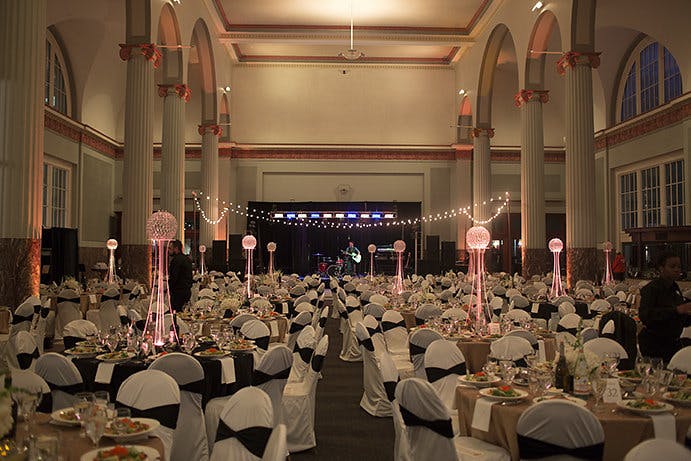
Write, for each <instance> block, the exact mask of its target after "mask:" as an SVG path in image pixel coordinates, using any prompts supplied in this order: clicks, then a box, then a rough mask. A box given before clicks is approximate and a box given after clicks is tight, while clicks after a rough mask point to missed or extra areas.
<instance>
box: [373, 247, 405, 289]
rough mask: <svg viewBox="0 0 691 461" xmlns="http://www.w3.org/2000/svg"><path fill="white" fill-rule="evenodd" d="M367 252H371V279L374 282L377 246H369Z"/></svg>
mask: <svg viewBox="0 0 691 461" xmlns="http://www.w3.org/2000/svg"><path fill="white" fill-rule="evenodd" d="M403 243H405V242H403ZM367 251H369V279H370V281H372V280H374V253H375V252H376V251H377V246H376V245H375V244H374V243H370V244H369V245H368V246H367Z"/></svg>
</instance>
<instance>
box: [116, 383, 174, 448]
mask: <svg viewBox="0 0 691 461" xmlns="http://www.w3.org/2000/svg"><path fill="white" fill-rule="evenodd" d="M116 401H117V406H120V407H125V408H129V409H130V412H131V413H132V416H133V417H135V418H151V419H155V420H157V421H158V422H159V423H161V425H160V426H158V427H157V428H156V429H155V430H154V431H153V432H152V433H151V435H154V436H155V437H158V438H159V439H161V442H162V443H163V451H164V457H165V459H166V461H168V460H170V459H171V457H172V453H173V444H174V439H176V438H177V437H178V433H177V432H176V428H177V426H178V420H179V415H180V389H179V387H178V384H177V383H176V382H175V379H173V378H172V377H171V376H170V375H169V374H167V373H164V372H163V371H160V370H142V371H139V372H137V373H134V374H133V375H131V376H129V377H128V378H127V379H125V381H123V383H122V384H121V385H120V389H118V395H117V399H116Z"/></svg>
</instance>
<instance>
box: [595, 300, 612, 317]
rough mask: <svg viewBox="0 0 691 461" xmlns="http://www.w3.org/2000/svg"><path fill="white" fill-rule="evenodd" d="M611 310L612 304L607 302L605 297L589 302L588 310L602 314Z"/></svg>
mask: <svg viewBox="0 0 691 461" xmlns="http://www.w3.org/2000/svg"><path fill="white" fill-rule="evenodd" d="M611 310H612V305H611V304H610V303H608V302H607V300H605V299H596V300H595V301H593V302H592V303H590V311H591V312H599V313H601V314H604V313H606V312H609V311H611Z"/></svg>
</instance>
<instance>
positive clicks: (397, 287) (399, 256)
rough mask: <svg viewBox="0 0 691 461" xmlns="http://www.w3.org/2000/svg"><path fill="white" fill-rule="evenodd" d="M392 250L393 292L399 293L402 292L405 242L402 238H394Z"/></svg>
mask: <svg viewBox="0 0 691 461" xmlns="http://www.w3.org/2000/svg"><path fill="white" fill-rule="evenodd" d="M393 250H394V251H395V252H396V276H395V277H394V280H393V292H394V294H397V295H400V294H401V293H403V252H404V251H405V242H404V241H403V240H396V241H395V242H393Z"/></svg>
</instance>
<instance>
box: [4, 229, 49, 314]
mask: <svg viewBox="0 0 691 461" xmlns="http://www.w3.org/2000/svg"><path fill="white" fill-rule="evenodd" d="M0 255H2V256H1V257H0V306H7V307H10V308H12V309H14V308H16V307H17V306H19V304H21V303H22V302H23V301H24V300H25V299H26V298H27V297H28V296H31V295H37V294H38V288H39V285H40V282H41V239H29V238H0Z"/></svg>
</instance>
